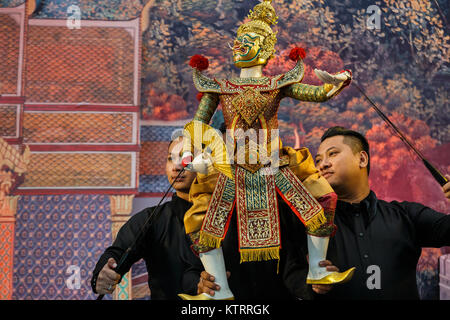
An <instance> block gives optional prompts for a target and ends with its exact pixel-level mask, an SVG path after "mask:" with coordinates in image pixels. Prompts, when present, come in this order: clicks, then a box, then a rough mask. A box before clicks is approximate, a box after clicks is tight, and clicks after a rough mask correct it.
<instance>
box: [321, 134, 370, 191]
mask: <svg viewBox="0 0 450 320" xmlns="http://www.w3.org/2000/svg"><path fill="white" fill-rule="evenodd" d="M315 160H316V167H317V169H319V171H320V173H321V174H322V175H323V176H324V177H325V179H327V181H328V183H329V184H330V185H331V187H332V188H333V189H334V190H335V191H336V193H338V191H339V190H347V189H348V188H349V187H350V188H351V187H352V186H355V185H356V183H358V182H359V181H360V179H362V178H364V177H365V170H362V168H361V152H357V153H353V150H352V149H351V147H350V146H349V145H348V144H346V143H344V136H334V137H330V138H327V139H325V140H324V141H323V142H322V143H321V144H320V146H319V149H318V150H317V155H316V158H315Z"/></svg>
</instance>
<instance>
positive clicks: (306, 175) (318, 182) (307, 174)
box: [283, 147, 355, 284]
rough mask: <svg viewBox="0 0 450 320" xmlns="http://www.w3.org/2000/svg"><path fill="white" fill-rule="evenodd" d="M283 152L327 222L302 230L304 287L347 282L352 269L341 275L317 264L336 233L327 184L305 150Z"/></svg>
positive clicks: (333, 195)
mask: <svg viewBox="0 0 450 320" xmlns="http://www.w3.org/2000/svg"><path fill="white" fill-rule="evenodd" d="M283 149H284V150H283V151H284V152H286V153H287V154H288V155H289V168H290V169H291V170H292V172H293V173H294V174H295V175H296V176H297V177H298V178H299V179H300V181H301V182H302V183H303V185H304V186H305V187H306V189H307V190H308V191H309V192H310V193H311V194H312V196H314V198H316V200H317V201H318V202H319V204H320V205H321V206H322V208H323V210H324V215H325V217H326V220H327V221H326V222H325V223H323V224H322V225H321V226H320V227H318V228H314V229H313V228H312V227H307V228H306V229H307V240H308V257H309V259H308V260H309V272H308V276H307V280H306V282H307V283H308V284H333V283H344V282H347V281H349V280H350V279H351V278H352V276H353V273H354V271H355V268H350V269H348V270H346V271H344V272H329V271H327V270H326V268H325V267H320V266H319V262H320V261H323V260H326V256H327V251H328V243H329V240H330V237H332V236H334V233H335V231H336V226H335V225H334V223H333V222H334V211H335V209H336V202H337V195H336V193H334V191H333V189H332V188H331V186H330V184H329V183H328V181H327V180H326V179H325V178H324V177H322V176H320V175H319V173H318V170H317V169H316V167H315V165H314V161H313V160H312V156H311V154H310V152H309V151H308V149H306V148H302V149H300V150H294V149H292V148H289V147H288V148H283Z"/></svg>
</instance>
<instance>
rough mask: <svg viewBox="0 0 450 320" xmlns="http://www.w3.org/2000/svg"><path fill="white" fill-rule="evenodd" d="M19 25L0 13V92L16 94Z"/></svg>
mask: <svg viewBox="0 0 450 320" xmlns="http://www.w3.org/2000/svg"><path fill="white" fill-rule="evenodd" d="M19 39H20V25H19V24H18V23H17V22H16V21H15V20H14V19H13V18H12V17H11V16H9V15H8V14H2V13H0V75H1V80H0V94H17V85H18V70H19V49H20V48H19V44H20V41H19Z"/></svg>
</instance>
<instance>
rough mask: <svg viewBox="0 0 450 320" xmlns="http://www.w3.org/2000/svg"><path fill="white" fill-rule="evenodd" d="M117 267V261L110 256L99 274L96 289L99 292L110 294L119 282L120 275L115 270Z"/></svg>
mask: <svg viewBox="0 0 450 320" xmlns="http://www.w3.org/2000/svg"><path fill="white" fill-rule="evenodd" d="M115 267H117V263H116V261H115V260H114V259H113V258H109V259H108V262H107V263H106V264H105V266H104V267H103V269H102V270H101V271H100V273H99V274H98V278H97V285H96V287H95V291H97V293H98V294H108V293H109V294H110V293H112V292H113V291H114V289H115V288H116V285H117V283H119V280H120V275H119V274H118V273H117V272H115V271H114V270H113V268H115Z"/></svg>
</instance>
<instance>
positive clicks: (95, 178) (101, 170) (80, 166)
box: [21, 152, 134, 188]
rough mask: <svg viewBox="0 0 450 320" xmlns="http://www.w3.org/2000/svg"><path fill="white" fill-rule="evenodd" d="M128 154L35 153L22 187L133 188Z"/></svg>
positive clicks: (130, 157)
mask: <svg viewBox="0 0 450 320" xmlns="http://www.w3.org/2000/svg"><path fill="white" fill-rule="evenodd" d="M132 176H133V157H132V155H131V154H129V153H38V152H36V153H32V155H31V161H30V163H29V165H28V172H27V173H26V179H25V182H24V183H23V184H22V185H21V187H32V188H49V187H60V188H67V187H74V188H76V187H84V188H88V187H116V188H132V187H134V186H133V185H132Z"/></svg>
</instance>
